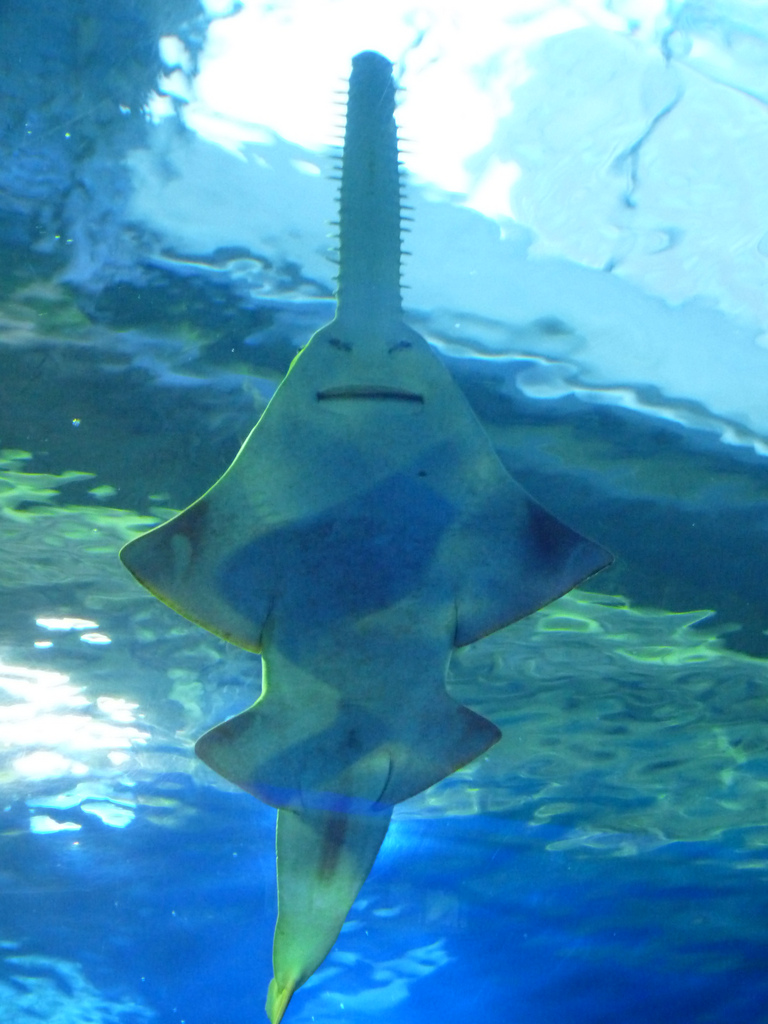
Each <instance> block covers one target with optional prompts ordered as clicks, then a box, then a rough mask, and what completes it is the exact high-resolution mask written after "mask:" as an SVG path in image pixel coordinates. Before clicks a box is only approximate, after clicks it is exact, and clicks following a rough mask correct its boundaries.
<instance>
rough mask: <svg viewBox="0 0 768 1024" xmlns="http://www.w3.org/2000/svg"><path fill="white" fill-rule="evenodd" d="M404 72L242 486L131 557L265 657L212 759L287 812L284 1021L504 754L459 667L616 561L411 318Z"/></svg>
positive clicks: (157, 590) (373, 133) (360, 58)
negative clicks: (511, 450) (542, 490)
mask: <svg viewBox="0 0 768 1024" xmlns="http://www.w3.org/2000/svg"><path fill="white" fill-rule="evenodd" d="M394 108H395V87H394V83H393V80H392V65H391V64H390V62H389V61H387V60H386V59H385V58H384V57H382V56H381V55H380V54H378V53H370V52H367V53H361V54H358V55H357V56H356V57H355V58H354V60H353V62H352V75H351V78H350V82H349V98H348V107H347V123H346V136H345V143H344V153H343V161H342V177H341V195H340V230H339V261H340V262H339V275H338V286H337V292H336V300H337V308H336V316H335V318H334V319H333V321H332V322H331V323H329V324H327V325H326V326H325V327H322V328H321V329H320V330H319V331H317V333H316V334H314V335H313V336H312V338H311V339H310V341H309V343H308V344H307V345H306V346H305V348H303V349H302V351H301V352H300V353H299V355H298V356H297V357H296V359H295V360H294V362H293V364H292V365H291V367H290V370H289V371H288V373H287V375H286V377H285V379H284V380H283V382H282V383H281V385H280V387H279V388H278V389H277V391H276V392H275V395H274V397H273V398H272V400H271V401H270V403H269V405H268V406H267V408H266V409H265V411H264V413H263V415H262V417H261V418H260V420H259V422H258V423H257V424H256V426H255V427H254V429H253V431H252V432H251V434H250V436H249V437H248V439H247V440H246V442H245V444H244V445H243V447H242V448H241V450H240V452H239V454H238V455H237V457H236V459H235V461H234V462H233V463H232V465H231V466H230V468H229V469H228V470H227V471H226V473H225V474H224V475H223V476H222V477H221V479H220V480H219V481H218V482H217V483H216V484H214V486H213V487H212V488H211V489H210V490H209V491H208V492H207V493H206V494H204V495H203V496H202V497H201V498H200V499H199V500H198V501H196V502H195V503H194V504H193V505H191V506H190V507H189V508H188V509H186V510H185V511H184V512H182V513H180V514H179V515H177V516H176V517H175V518H174V519H171V520H170V521H169V522H167V523H165V524H164V525H162V526H159V527H157V528H156V529H154V530H151V531H150V532H149V533H147V534H144V535H143V536H141V537H138V538H137V539H135V540H133V541H131V542H130V543H129V544H127V545H126V546H125V547H124V548H123V550H122V552H121V557H122V559H123V562H124V563H125V565H126V566H127V567H128V569H129V570H130V571H131V572H132V573H133V574H134V576H136V578H137V579H138V580H139V581H140V582H141V583H143V584H144V586H146V587H147V588H148V589H149V590H150V591H151V592H152V593H153V594H155V596H157V597H158V598H159V599H160V600H161V601H164V602H165V603H166V604H168V605H170V607H171V608H174V609H175V610H176V611H178V612H180V613H181V614H182V615H184V616H186V617H187V618H188V619H191V620H192V621H193V622H196V623H199V624H200V625H201V626H204V627H205V628H206V629H208V630H210V631H211V632H213V633H216V634H217V635H218V636H221V637H224V638H225V639H227V640H229V641H231V642H232V643H234V644H237V645H239V646H240V647H244V648H246V649H247V650H249V651H253V652H254V653H258V654H261V657H262V661H263V666H262V668H263V675H262V691H261V695H260V697H259V699H258V700H257V701H256V703H255V704H254V705H253V706H252V707H250V708H248V709H247V710H246V711H243V712H242V713H241V714H239V715H237V716H236V717H234V718H232V719H230V720H229V721H227V722H224V723H222V724H221V725H218V726H216V727H215V728H213V729H211V730H210V732H208V733H206V734H205V735H204V736H202V737H201V738H200V740H198V742H197V746H196V748H195V749H196V751H197V753H198V755H199V756H200V757H201V758H202V760H203V761H204V762H205V763H206V764H208V765H210V767H211V768H213V769H214V770H215V771H216V772H218V773H219V774H220V775H222V776H223V777H224V778H226V779H229V780H230V781H231V782H233V783H236V784H237V785H238V786H240V787H242V788H243V789H244V790H246V791H247V792H249V793H252V794H253V795H254V796H256V797H258V798H259V799H260V800H264V801H266V802H267V803H268V804H271V805H272V806H274V807H276V808H277V809H278V814H277V877H278V916H277V925H276V929H275V939H274V955H273V966H274V979H273V980H272V982H271V984H270V987H269V992H268V996H267V1013H268V1014H269V1017H270V1019H271V1021H272V1022H273V1024H277V1022H278V1021H279V1020H280V1019H281V1018H282V1016H283V1013H284V1012H285V1008H286V1006H287V1005H288V1002H289V1000H290V998H291V995H292V994H293V992H294V991H295V990H296V989H297V988H298V987H299V986H300V985H302V984H303V983H304V982H305V981H306V980H307V979H308V978H309V977H310V975H311V974H312V973H313V971H315V970H316V968H317V967H318V966H319V965H320V963H322V961H323V959H324V958H325V956H326V955H327V953H328V952H329V950H330V949H331V947H332V945H333V943H334V942H335V940H336V938H337V936H338V933H339V931H340V929H341V926H342V924H343V922H344V919H345V917H346V915H347V912H348V911H349V909H350V907H351V905H352V903H353V901H354V900H355V898H356V896H357V894H358V891H359V889H360V886H361V885H362V884H363V882H364V881H365V878H366V877H367V875H368V872H369V871H370V869H371V866H372V865H373V862H374V860H375V857H376V854H377V852H378V850H379V847H380V845H381V842H382V840H383V839H384V836H385V834H386V831H387V826H388V824H389V820H390V816H391V813H392V807H393V805H394V804H396V803H398V801H401V800H406V799H407V798H408V797H410V796H413V795H414V794H415V793H418V792H420V791H421V790H423V789H425V788H426V787H428V786H431V785H432V784H433V783H435V782H438V781H439V780H440V779H443V778H445V777H446V776H447V775H450V773H451V772H454V771H456V769H458V768H461V767H462V765H465V764H467V763H468V762H469V761H471V760H472V759H473V758H476V757H477V756H478V755H479V754H482V753H483V752H484V751H486V750H488V748H489V747H490V746H491V745H492V744H493V743H495V742H496V740H498V738H499V735H500V733H499V730H498V729H497V728H496V726H495V725H493V724H492V723H491V722H489V721H487V720H486V719H485V718H483V717H481V716H480V715H478V714H476V713H475V712H474V711H471V710H470V709H469V708H467V707H464V706H462V705H461V704H458V703H457V702H456V701H454V700H453V699H452V698H451V697H450V696H449V695H448V693H447V691H446V688H445V678H446V671H447V668H448V662H449V660H450V657H451V652H452V650H453V648H454V647H460V646H462V645H464V644H468V643H471V642H472V641H474V640H478V639H479V638H481V637H483V636H486V635H487V634H488V633H492V632H493V631H494V630H497V629H501V627H503V626H506V625H508V624H509V623H511V622H514V621H515V620H516V619H519V618H521V617H523V616H525V615H529V614H530V613H531V612H533V611H535V610H536V609H538V608H541V607H542V605H544V604H547V603H548V602H549V601H552V600H554V599H555V598H556V597H559V596H560V595H561V594H564V593H565V592H566V591H567V590H569V589H570V588H571V587H573V586H575V585H576V584H577V583H579V582H580V581H581V580H583V579H584V578H585V577H587V576H589V575H590V574H592V573H594V572H596V571H597V570H598V569H601V568H603V567H604V566H605V565H607V564H608V563H609V562H610V555H609V554H608V553H607V552H606V551H605V550H603V549H602V548H601V547H599V546H598V545H596V544H593V543H592V542H591V541H588V540H586V539H585V538H583V537H581V536H580V535H579V534H577V533H575V532H574V531H573V530H571V529H569V528H568V527H567V526H565V525H564V524H563V523H561V522H559V521H558V520H557V519H555V518H554V517H553V516H551V515H550V514H549V513H548V512H546V511H545V510H544V509H543V508H542V507H541V506H540V505H538V504H536V502H534V501H533V500H532V499H531V498H530V497H529V495H528V494H527V493H526V492H525V491H523V490H522V488H520V487H519V486H518V485H517V484H516V483H515V481H514V480H513V479H512V477H511V476H510V475H509V473H508V472H507V471H506V469H505V468H504V466H503V465H502V463H501V462H500V460H499V458H498V456H497V454H496V452H495V451H494V449H493V447H492V446H491V444H490V441H489V440H488V437H487V436H486V434H485V432H484V431H483V429H482V427H481V426H480V424H479V422H478V420H477V419H476V417H475V415H474V414H473V412H472V410H471V409H470V407H469V405H468V403H467V401H466V400H465V398H464V397H463V395H462V393H461V392H460V390H459V389H458V387H457V386H456V384H455V383H454V382H453V380H452V378H451V376H450V374H449V373H448V371H447V370H446V368H445V367H444V366H443V364H442V363H441V361H440V359H439V358H438V357H437V355H436V354H435V353H434V352H433V351H432V350H431V349H430V347H429V345H428V344H427V342H426V341H425V340H424V339H423V338H422V337H421V336H420V335H419V334H417V333H416V332H415V331H413V330H412V329H411V328H410V327H408V326H406V324H405V323H404V322H403V319H402V310H401V300H400V258H401V249H400V232H401V223H400V221H401V209H400V196H401V184H400V171H399V165H398V151H397V132H396V127H395V120H394Z"/></svg>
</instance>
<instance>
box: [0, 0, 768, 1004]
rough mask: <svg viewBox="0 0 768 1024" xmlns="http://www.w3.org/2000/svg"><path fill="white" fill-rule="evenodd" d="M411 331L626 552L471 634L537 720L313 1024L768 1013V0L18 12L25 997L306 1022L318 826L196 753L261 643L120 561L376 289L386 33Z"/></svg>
mask: <svg viewBox="0 0 768 1024" xmlns="http://www.w3.org/2000/svg"><path fill="white" fill-rule="evenodd" d="M365 48H376V49H378V50H380V51H381V52H383V53H385V54H386V55H387V56H388V57H389V58H390V59H392V60H393V61H394V62H395V64H396V69H397V71H398V74H399V76H400V81H401V83H402V85H403V88H404V91H403V94H402V97H401V99H402V103H401V107H400V110H399V113H398V120H399V122H400V125H401V134H402V135H403V136H404V137H405V138H406V139H407V145H406V147H405V153H404V161H405V165H406V169H407V170H408V171H409V182H408V198H409V202H411V203H412V205H413V206H414V208H415V209H414V212H413V216H414V223H413V225H412V233H411V235H410V236H408V245H407V247H408V249H409V250H411V251H412V255H411V256H409V257H408V259H407V261H406V263H405V269H404V281H405V283H406V284H407V285H408V288H409V290H408V291H407V292H406V294H405V306H406V311H407V318H408V320H409V322H410V323H411V324H412V325H413V326H414V327H415V328H417V329H418V330H419V331H420V332H422V333H423V334H424V335H425V336H426V337H427V338H428V339H429V340H430V341H431V342H432V343H433V344H434V345H435V346H436V347H437V348H438V350H439V351H440V353H441V354H442V356H443V357H444V359H445V361H446V362H447V364H448V365H449V367H450V369H451V372H452V373H453V374H454V376H455V378H456V380H457V381H458V383H459V384H460V386H461V387H462V389H463V390H464V391H465V393H466V395H467V397H468V398H469V400H470V402H471V404H472V406H473V407H474V409H475V411H476V412H477V414H478V416H479V417H480V419H481V421H482V423H483V425H484V426H485V428H486V430H487V431H488V433H489V434H490V436H491V437H492V439H493V441H494V443H495V444H496V445H497V447H498V449H499V452H500V454H501V456H502V458H503V460H504V462H505V464H506V465H507V466H508V467H509V469H510V471H511V472H512V473H513V474H514V476H515V478H516V479H517V480H518V481H519V482H520V483H521V484H522V485H523V486H525V487H526V488H527V489H528V490H529V491H530V493H531V494H532V495H533V496H534V497H535V498H536V499H537V500H538V501H540V502H541V503H542V504H544V505H545V506H546V507H547V508H548V509H549V510H550V511H552V512H553V513H554V514H555V515H557V516H558V517H559V518H560V519H562V520H564V521H565V522H567V523H568V524H569V525H570V526H572V527H574V528H575V529H577V530H579V531H581V532H582V533H584V534H586V535H587V536H589V537H591V538H592V539H594V540H596V541H598V542H599V543H601V544H603V545H605V546H606V547H608V548H609V549H610V550H611V551H612V552H613V553H614V554H615V556H616V560H615V563H614V565H613V566H612V567H611V568H610V569H608V570H606V571H604V572H602V573H601V574H599V575H598V576H597V577H595V578H594V579H592V580H589V581H588V582H587V584H586V585H585V586H583V587H582V588H580V589H578V590H576V591H573V592H572V593H570V594H568V595H566V596H565V597H563V598H562V599H560V600H559V601H557V602H555V603H554V604H552V605H550V606H548V607H547V608H545V609H543V610H542V611H541V612H539V613H537V614H536V615H533V616H531V617H530V618H528V619H525V620H523V621H521V622H519V623H517V624H515V625H514V626H511V627H509V628H507V629H506V630H503V631H501V632H499V633H497V634H494V635H493V636H491V637H489V638H487V639H485V640H483V641H481V642H478V643H477V644H473V645H471V646H469V647H467V648H464V649H463V650H461V651H459V652H457V653H456V655H455V656H454V660H453V662H452V668H451V676H450V686H451V692H452V694H453V695H454V696H455V697H456V698H457V699H459V700H461V701H462V702H466V703H467V704H469V705H470V706H471V707H473V708H474V709H475V710H477V711H478V712H480V713H481V714H483V715H485V716H487V717H489V718H491V719H492V720H493V721H494V722H496V723H497V724H498V725H499V726H500V727H501V729H502V730H503V733H504V737H503V739H502V741H501V742H500V743H499V744H498V745H497V746H496V747H495V748H493V750H491V751H490V752H489V754H488V755H486V756H484V757H483V758H482V759H480V760H479V761H477V762H475V763H473V764H471V765H470V766H468V767H467V768H465V769H463V770H462V771H461V772H459V773H457V774H456V775H454V776H452V777H450V778H449V779H446V780H445V781H444V782H442V783H440V784H439V785H437V786H435V787H433V788H432V789H430V790H428V791H427V792H426V793H423V794H421V795H420V796H418V797H416V798H414V799H412V800H410V801H407V802H406V803H404V804H401V805H399V806H398V807H397V808H396V810H395V814H394V818H393V824H392V826H391V828H390V832H389V834H388V836H387V839H386V841H385V845H384V846H383V848H382V851H381V853H380V855H379V857H378V859H377V861H376V864H375V866H374V869H373V871H372V873H371V876H370V878H369V879H368V881H367V882H366V883H365V886H364V888H363V890H362V892H361V896H360V899H359V900H358V902H357V903H356V904H355V907H354V908H353V911H352V913H351V914H350V916H349V919H348V921H347V924H346V925H345V927H344V929H343V931H342V933H341V936H340V938H339V940H338V942H337V944H336V947H335V949H334V951H333V952H332V954H331V955H330V957H329V958H328V960H327V961H326V963H325V964H324V965H323V966H322V967H321V969H320V970H319V971H318V972H317V974H316V975H315V976H314V977H313V978H312V979H311V980H310V982H308V983H307V984H306V985H305V986H304V987H303V988H302V989H300V990H299V992H298V993H297V994H296V996H295V997H294V999H293V1001H292V1003H291V1006H290V1008H289V1010H288V1012H287V1014H286V1021H289V1020H290V1021H292V1022H296V1024H306V1022H310V1021H316V1022H318V1024H319V1022H323V1021H339V1020H348V1021H350V1022H352V1021H354V1022H358V1021H370V1022H375V1021H392V1020H397V1021H402V1022H409V1021H414V1022H416V1021H419V1022H422V1021H438V1020H439V1021H441V1022H444V1024H453V1022H456V1024H458V1022H459V1021H462V1022H463V1021H465V1020H467V1019H468V1018H469V1019H471V1018H474V1019H477V1018H482V1019H483V1020H485V1021H488V1022H493V1024H497V1022H498V1024H515V1022H518V1021H519V1022H521V1024H523V1022H525V1024H554V1022H562V1021H568V1022H569V1024H618V1022H621V1024H648V1022H667V1021H669V1022H675V1024H733V1022H736V1021H738V1022H749V1024H761V1022H768V665H767V664H766V660H765V659H766V656H768V632H767V630H768V585H767V583H766V581H768V543H766V542H767V541H768V517H767V515H766V496H767V495H768V461H767V460H766V457H767V456H768V401H766V398H767V396H768V330H767V329H768V287H767V285H768V262H767V261H768V176H766V174H765V167H766V163H767V162H768V109H767V105H768V7H766V6H765V5H764V4H762V3H755V2H740V3H739V2H728V0H720V2H717V0H710V2H707V0H701V2H695V0H690V2H686V0H668V2H666V3H665V2H662V0H626V2H623V0H613V2H610V0H606V2H604V3H601V2H598V0H581V2H574V3H561V2H556V0H508V2H506V3H504V4H496V3H492V2H491V0H475V2H474V3H472V4H467V3H465V2H463V0H440V2H439V3H437V2H436V3H434V4H432V5H430V4H423V5H418V6H414V5H412V4H407V3H405V2H401V0H387V3H383V2H382V3H380V4H379V3H375V2H371V3H360V2H359V0H275V2H266V0H248V2H246V3H244V4H241V5H232V4H231V3H230V2H229V0H216V2H214V0H209V2H206V3H200V2H198V0H115V2H113V3H110V4H105V3H103V2H102V0H68V2H67V3H66V4H62V3H61V2H60V0H44V2H41V3H37V4H34V5H31V4H28V3H25V2H22V0H0V697H1V698H2V699H1V700H0V789H1V790H2V803H1V804H0V806H2V808H3V815H2V819H0V820H1V821H2V833H1V835H0V850H1V851H2V852H1V853H0V886H1V887H2V897H1V901H0V1018H2V1020H3V1021H8V1022H9V1024H16V1022H18V1024H27V1022H33V1021H40V1020H45V1021H51V1022H55V1024H65V1022H72V1024H85V1022H87V1024H139V1022H141V1024H144V1022H162V1024H177V1022H178V1024H233V1022H241V1021H260V1020H265V1019H266V1018H265V1017H264V1016H263V1009H262V1007H263V996H264V991H265V989H266V985H267V982H268V980H269V978H270V977H271V963H270V956H271V943H272V930H273V926H274V914H275V882H274V811H273V810H272V809H271V808H269V807H266V806H263V805H261V804H260V803H258V802H257V801H255V800H254V799H253V798H251V797H249V796H247V795H245V794H244V793H241V792H240V791H237V790H235V788H234V787H232V786H229V785H228V784H226V783H225V782H223V781H222V780H221V779H220V778H219V777H218V776H216V775H214V774H213V773H212V772H211V771H210V770H209V769H207V768H206V767H205V766H204V765H203V764H201V763H200V762H198V761H197V760H196V759H195V757H194V755H193V751H192V745H193V743H194V740H195V739H196V738H197V737H198V736H199V735H200V734H201V733H202V732H203V731H204V730H205V729H207V728H209V727H210V726H212V725H214V724H216V723H217V722H220V721H221V720H222V719H223V718H224V717H226V716H228V715H231V714H234V713H236V712H238V711H241V710H243V709H244V708H245V707H246V706H248V705H249V704H250V703H252V702H253V700H254V699H255V698H256V696H257V695H258V692H259V672H260V669H259V659H257V658H255V657H254V656H252V655H248V654H247V653H245V652H243V651H241V650H238V649H237V648H234V647H231V646H229V645H227V644H226V643H224V642H223V641H220V640H218V639H217V638H215V637H213V636H211V635H210V634H208V633H206V632H205V631H204V630H202V629H200V628H198V627H195V626H193V625H192V624H190V623H188V622H186V621H185V620H183V619H181V618H180V617H178V616H177V615H175V614H174V613H173V612H171V611H170V610H169V609H167V608H166V607H164V606H163V605H161V604H160V603H159V602H157V601H156V600H154V599H153V598H152V597H151V596H150V595H149V594H147V593H146V592H144V591H143V590H142V589H141V588H140V587H139V586H138V585H137V584H136V583H135V581H134V580H133V579H132V578H131V577H130V576H129V574H128V573H127V572H126V571H125V570H124V569H123V568H122V566H121V565H120V563H119V562H118V559H117V551H118V549H119V547H120V546H121V545H122V544H123V543H125V542H126V541H127V540H129V539H130V538H131V537H133V536H135V535H136V534H137V533H139V532H141V531H143V530H146V529H147V528H148V527H149V526H151V525H153V524H155V523H157V522H160V521H162V520H163V519H165V518H167V517H168V516H169V515H170V514H172V512H173V511H175V510H178V509H180V508H183V507H184V506H185V505H186V504H188V503H189V502H190V501H192V500H194V499H195V498H197V497H198V496H199V495H200V494H201V493H202V492H203V491H204V490H205V489H206V488H207V487H209V486H210V485H211V484H212V483H213V482H214V481H215V480H216V479H217V478H218V476H219V475H220V474H221V473H222V472H223V471H224V469H226V467H227V466H228V465H229V463H230V461H231V460H232V458H233V457H234V455H235V454H236V452H237V450H238V448H239V446H240V444H241V443H242V441H243V440H244V439H245V437H246V435H247V434H248V432H249V431H250V429H251V427H252V426H253V424H254V422H255V421H256V419H257V418H258V415H259V414H260V412H261V411H262V410H263V408H264V406H265V404H266V402H267V401H268V399H269V397H270V395H271V394H272V392H273V390H274V388H275V387H276V385H277V383H278V382H279V380H280V379H281V376H282V375H283V374H284V373H285V371H286V369H287V367H288V365H289V363H290V361H291V359H292V358H293V356H294V355H295V353H296V351H297V350H298V348H299V347H301V346H302V345H303V344H304V343H305V342H306V341H307V340H308V338H309V336H310V335H311V333H312V332H313V331H314V330H315V329H316V328H317V327H318V326H320V325H321V324H322V323H324V322H325V321H326V320H327V319H329V317H330V315H332V310H333V300H332V294H333V277H334V272H335V268H334V266H333V264H332V262H331V258H330V257H331V255H332V251H333V244H334V242H333V238H332V237H331V235H330V232H331V228H330V227H329V226H328V221H330V220H332V219H333V217H334V198H333V197H334V188H333V182H331V181H330V180H329V175H328V172H329V169H330V164H331V157H330V150H329V146H330V144H331V143H332V142H333V141H334V139H335V137H337V135H338V129H335V128H334V124H335V123H336V124H337V123H338V108H334V106H333V100H334V98H336V99H338V97H334V95H333V92H334V90H336V89H342V90H343V86H344V83H343V79H344V78H345V77H346V76H347V75H348V72H349V63H350V60H351V57H352V55H353V54H354V53H356V52H358V51H359V50H361V49H365Z"/></svg>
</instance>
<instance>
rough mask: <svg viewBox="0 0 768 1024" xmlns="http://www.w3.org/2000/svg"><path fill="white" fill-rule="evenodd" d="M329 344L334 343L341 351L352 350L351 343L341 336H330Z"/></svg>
mask: <svg viewBox="0 0 768 1024" xmlns="http://www.w3.org/2000/svg"><path fill="white" fill-rule="evenodd" d="M328 344H329V345H333V347H334V348H337V349H339V351H340V352H351V351H352V345H351V343H350V342H348V341H342V340H341V338H329V339H328Z"/></svg>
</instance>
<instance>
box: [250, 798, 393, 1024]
mask: <svg viewBox="0 0 768 1024" xmlns="http://www.w3.org/2000/svg"><path fill="white" fill-rule="evenodd" d="M391 816H392V809H391V807H390V808H387V807H381V806H379V805H374V804H371V805H370V807H369V809H368V810H367V811H358V812H356V813H352V814H349V813H342V812H336V811H327V810H309V811H289V810H280V811H278V812H277V886H278V890H277V891H278V912H277V925H276V927H275V939H274V946H273V956H272V959H273V969H274V978H273V979H272V981H271V982H270V984H269V989H268V991H267V1003H266V1006H265V1009H266V1011H267V1015H268V1017H269V1019H270V1021H271V1022H272V1024H279V1021H280V1020H282V1017H283V1014H284V1013H285V1010H286V1007H287V1006H288V1003H289V1002H290V1000H291V996H292V995H293V993H294V992H295V991H296V989H298V988H299V987H300V986H301V985H303V984H304V982H305V981H306V980H307V979H308V978H309V977H310V976H311V975H312V974H313V973H314V972H315V971H316V970H317V968H318V967H319V966H320V964H321V963H322V962H323V960H325V958H326V956H327V955H328V953H329V952H330V950H331V947H332V946H333V944H334V942H335V941H336V939H337V938H338V935H339V932H340V931H341V927H342V925H343V924H344V920H345V918H346V916H347V914H348V913H349V911H350V909H351V907H352V904H353V903H354V901H355V899H356V898H357V894H358V893H359V891H360V887H361V886H362V884H363V882H364V881H365V879H366V878H367V876H368V872H369V871H370V870H371V868H372V867H373V862H374V861H375V859H376V855H377V853H378V852H379V847H380V846H381V844H382V842H383V841H384V837H385V835H386V834H387V828H388V827H389V821H390V818H391Z"/></svg>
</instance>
